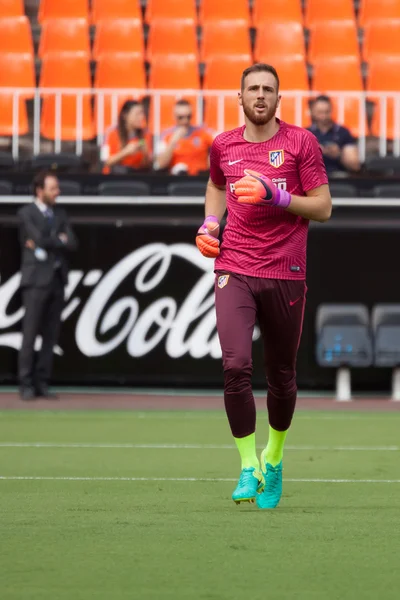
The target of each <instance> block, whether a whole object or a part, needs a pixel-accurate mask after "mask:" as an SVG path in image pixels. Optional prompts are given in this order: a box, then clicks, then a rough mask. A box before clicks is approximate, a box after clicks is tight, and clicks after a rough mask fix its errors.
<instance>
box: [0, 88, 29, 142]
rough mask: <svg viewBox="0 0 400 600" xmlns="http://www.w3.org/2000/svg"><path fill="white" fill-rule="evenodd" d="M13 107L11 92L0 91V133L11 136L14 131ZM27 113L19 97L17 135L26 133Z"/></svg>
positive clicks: (24, 104) (23, 101) (22, 100)
mask: <svg viewBox="0 0 400 600" xmlns="http://www.w3.org/2000/svg"><path fill="white" fill-rule="evenodd" d="M13 107H14V98H13V96H12V95H11V94H2V93H0V135H1V136H11V135H13V133H14V123H13ZM28 130H29V128H28V114H27V110H26V103H25V100H24V99H23V98H19V104H18V122H17V124H16V131H17V133H18V135H25V134H26V133H28Z"/></svg>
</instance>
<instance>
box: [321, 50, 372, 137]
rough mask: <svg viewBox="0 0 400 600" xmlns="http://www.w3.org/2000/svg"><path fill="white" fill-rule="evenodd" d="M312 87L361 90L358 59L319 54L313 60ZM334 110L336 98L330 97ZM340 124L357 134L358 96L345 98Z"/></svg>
mask: <svg viewBox="0 0 400 600" xmlns="http://www.w3.org/2000/svg"><path fill="white" fill-rule="evenodd" d="M312 89H313V90H314V91H316V92H318V93H321V94H324V93H329V92H335V91H338V92H341V91H350V92H361V91H363V82H362V77H361V69H360V60H359V58H358V57H356V56H354V55H351V56H336V57H334V56H321V57H319V58H317V59H316V60H315V62H314V77H313V82H312ZM331 99H332V104H333V105H334V108H335V110H336V107H337V105H338V102H337V100H336V99H335V98H334V97H332V98H331ZM340 125H345V126H346V127H348V128H349V129H351V131H352V132H353V133H354V134H355V135H358V133H359V128H360V103H359V100H358V98H345V101H344V119H343V122H342V123H340Z"/></svg>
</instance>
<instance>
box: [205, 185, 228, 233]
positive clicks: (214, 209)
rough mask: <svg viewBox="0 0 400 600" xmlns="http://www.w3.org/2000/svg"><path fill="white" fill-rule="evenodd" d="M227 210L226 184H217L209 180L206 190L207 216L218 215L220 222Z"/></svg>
mask: <svg viewBox="0 0 400 600" xmlns="http://www.w3.org/2000/svg"><path fill="white" fill-rule="evenodd" d="M225 210H226V192H225V186H219V185H215V183H214V182H213V181H212V180H211V178H210V179H209V180H208V183H207V190H206V204H205V216H206V218H207V217H208V216H210V215H214V216H215V217H217V219H218V222H219V223H220V222H221V220H222V217H223V216H224V214H225Z"/></svg>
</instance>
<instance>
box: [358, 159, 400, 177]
mask: <svg viewBox="0 0 400 600" xmlns="http://www.w3.org/2000/svg"><path fill="white" fill-rule="evenodd" d="M365 167H366V169H367V171H374V172H376V173H381V174H382V173H386V174H387V175H394V174H396V173H400V158H398V157H396V156H371V157H370V158H367V159H366V161H365Z"/></svg>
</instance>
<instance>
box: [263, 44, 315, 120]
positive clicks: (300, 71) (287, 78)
mask: <svg viewBox="0 0 400 600" xmlns="http://www.w3.org/2000/svg"><path fill="white" fill-rule="evenodd" d="M266 59H267V60H268V62H269V63H270V64H272V65H273V66H274V67H275V68H276V70H277V73H278V76H279V83H280V91H281V92H282V99H281V103H280V107H279V113H278V114H279V116H280V118H281V119H283V121H286V122H287V123H291V124H292V125H295V124H296V123H297V119H296V117H297V109H296V99H295V98H294V97H285V92H293V91H302V92H307V91H308V90H309V84H308V75H307V67H306V63H305V59H304V55H303V54H293V55H291V54H287V55H284V54H276V55H275V56H267V57H266ZM299 116H300V118H301V124H302V125H303V126H304V127H306V126H307V125H308V124H309V108H308V100H307V97H306V96H305V97H304V98H303V99H302V100H301V102H300V115H299ZM299 124H300V123H299Z"/></svg>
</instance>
